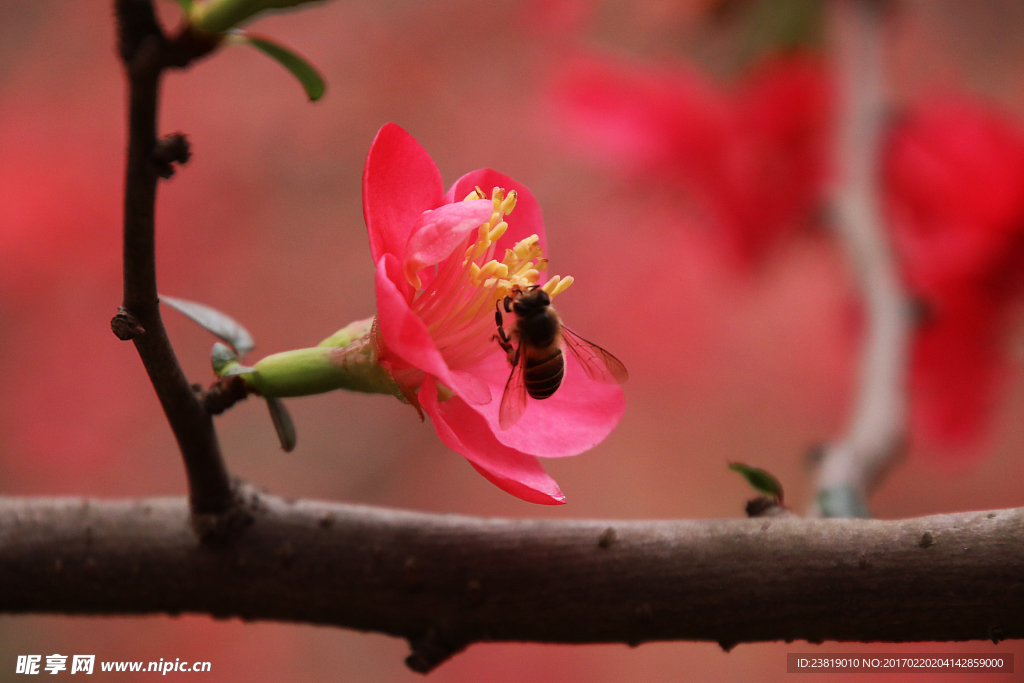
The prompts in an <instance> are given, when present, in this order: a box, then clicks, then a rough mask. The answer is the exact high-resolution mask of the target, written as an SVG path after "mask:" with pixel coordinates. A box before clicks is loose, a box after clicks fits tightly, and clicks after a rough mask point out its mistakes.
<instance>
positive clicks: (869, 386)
mask: <svg viewBox="0 0 1024 683" xmlns="http://www.w3.org/2000/svg"><path fill="white" fill-rule="evenodd" d="M829 8H830V11H831V14H832V25H833V28H834V30H835V33H836V38H837V49H836V54H837V58H836V59H837V72H838V74H839V79H840V83H839V86H840V95H841V100H842V106H841V108H840V122H839V130H838V132H837V136H836V159H837V160H838V163H839V165H840V168H839V169H838V178H837V181H838V184H837V186H836V190H835V196H834V206H835V211H836V219H837V231H838V234H839V237H840V239H841V240H842V241H843V243H844V246H845V247H846V250H847V252H848V254H849V258H850V261H851V263H852V264H853V266H854V268H855V269H856V272H857V275H858V278H859V282H860V288H861V291H862V293H863V296H864V310H865V317H866V325H865V339H864V346H863V350H862V352H861V354H862V355H861V368H860V382H859V392H858V395H857V399H856V404H855V405H854V409H853V413H852V415H851V418H850V424H849V426H848V427H847V432H846V434H845V435H844V437H843V439H842V440H841V441H839V442H837V443H834V444H832V445H830V446H829V447H827V448H826V450H825V455H824V458H823V460H822V462H821V468H820V471H819V473H818V480H817V490H818V504H819V506H820V507H821V510H822V512H823V513H824V514H825V515H826V516H852V515H857V514H859V515H861V516H866V515H867V505H866V502H865V501H866V500H867V496H868V494H869V493H870V490H871V488H872V487H873V486H874V485H875V484H876V483H877V482H878V480H879V479H880V477H881V475H882V474H883V473H884V471H885V469H886V467H887V466H888V465H889V464H891V463H892V461H893V460H894V458H896V457H897V456H898V455H900V454H901V453H902V451H903V449H904V447H905V443H906V413H907V407H906V381H907V364H908V354H909V344H910V333H911V318H910V315H909V312H910V310H911V307H910V303H909V299H908V297H907V295H906V293H905V292H904V290H903V286H902V284H901V281H900V276H899V272H898V269H897V266H896V257H895V254H894V253H893V250H892V247H891V246H890V244H889V241H888V237H887V235H886V231H885V227H884V222H883V219H882V216H881V191H880V186H879V185H880V177H881V173H880V169H881V161H880V152H881V149H882V142H883V133H884V123H885V115H886V111H885V100H884V82H883V81H884V79H883V69H884V66H883V59H882V12H883V2H882V1H881V0H832V1H831V2H830V3H829Z"/></svg>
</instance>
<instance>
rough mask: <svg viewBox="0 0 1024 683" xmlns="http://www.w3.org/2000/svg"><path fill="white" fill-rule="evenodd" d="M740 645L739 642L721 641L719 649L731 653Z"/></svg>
mask: <svg viewBox="0 0 1024 683" xmlns="http://www.w3.org/2000/svg"><path fill="white" fill-rule="evenodd" d="M737 645H739V642H737V641H735V640H720V641H718V647H720V648H722V652H731V651H732V649H733V648H734V647H736V646H737Z"/></svg>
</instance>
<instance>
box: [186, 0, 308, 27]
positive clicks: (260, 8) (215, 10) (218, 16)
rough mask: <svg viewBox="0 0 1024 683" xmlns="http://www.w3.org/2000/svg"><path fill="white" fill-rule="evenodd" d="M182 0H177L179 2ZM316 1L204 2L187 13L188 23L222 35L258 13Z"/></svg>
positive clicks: (258, 0)
mask: <svg viewBox="0 0 1024 683" xmlns="http://www.w3.org/2000/svg"><path fill="white" fill-rule="evenodd" d="M181 1H182V0H179V2H181ZM317 1H318V0H206V2H203V3H200V4H198V5H195V6H194V7H193V8H192V11H191V12H190V13H189V23H190V24H192V25H193V26H195V27H196V28H198V29H202V30H203V31H206V32H207V33H223V32H224V31H227V30H228V29H231V28H234V27H235V26H238V25H239V24H241V23H242V22H244V21H248V20H249V19H251V18H252V17H254V16H256V15H257V14H259V13H260V12H265V11H267V10H275V9H288V8H289V7H297V6H298V5H303V4H306V3H309V2H317Z"/></svg>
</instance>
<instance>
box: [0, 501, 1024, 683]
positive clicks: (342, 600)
mask: <svg viewBox="0 0 1024 683" xmlns="http://www.w3.org/2000/svg"><path fill="white" fill-rule="evenodd" d="M246 509H247V510H248V517H247V519H246V522H245V526H244V529H243V530H242V531H241V532H240V533H239V534H237V535H235V536H234V537H233V538H232V540H231V542H230V543H226V544H224V545H222V546H219V547H215V546H210V545H208V544H202V543H201V542H200V541H199V540H198V539H197V536H196V534H195V533H194V532H193V530H192V528H191V526H190V516H189V509H188V505H187V503H186V501H185V500H184V499H180V498H162V499H161V498H154V499H144V500H123V501H97V500H92V501H86V500H83V499H17V498H9V499H0V586H3V587H4V589H3V591H2V592H0V611H2V612H7V613H11V612H15V613H18V612H59V613H63V614H122V615H123V614H154V613H164V614H180V613H183V612H189V613H199V614H209V615H212V616H215V617H222V618H223V617H240V618H242V619H247V620H248V619H261V620H262V619H268V620H280V621H302V622H308V623H316V624H331V625H335V626H342V627H347V628H354V629H359V630H366V631H378V632H381V633H386V634H390V635H394V636H400V637H403V638H406V639H408V640H409V641H410V642H411V643H412V646H413V655H412V657H410V662H409V663H410V666H413V668H416V669H417V670H429V669H430V668H432V667H433V666H436V665H437V664H438V663H440V662H441V661H443V660H444V659H445V658H447V657H449V656H451V655H452V654H454V653H455V652H458V651H459V650H460V649H462V648H463V647H465V646H466V645H468V644H470V643H473V642H479V641H535V642H545V643H610V642H622V643H630V644H637V643H642V642H646V641H653V640H706V641H717V642H719V643H721V644H722V645H723V647H731V646H732V645H734V644H736V643H742V642H755V641H772V640H795V639H802V640H809V641H824V640H836V641H868V642H871V641H874V642H881V641H889V642H911V641H954V640H981V639H993V640H1000V639H1003V638H1020V637H1022V636H1024V509H1014V510H994V511H990V512H969V513H960V514H950V515H937V516H933V517H922V518H918V519H908V520H899V521H879V520H861V519H833V520H823V519H802V518H797V517H781V518H758V519H744V520H703V521H686V520H679V521H597V520H595V521H589V520H587V521H583V520H581V521H540V520H508V519H478V518H471V517H459V516H452V515H432V514H419V513H412V512H402V511H397V510H386V509H378V508H370V507H359V506H352V505H340V504H330V503H318V502H309V501H286V500H283V499H280V498H277V497H272V496H266V495H256V494H247V500H246Z"/></svg>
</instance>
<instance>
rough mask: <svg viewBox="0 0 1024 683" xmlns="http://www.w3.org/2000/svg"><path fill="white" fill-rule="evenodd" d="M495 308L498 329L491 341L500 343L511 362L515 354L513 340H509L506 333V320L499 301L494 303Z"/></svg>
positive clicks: (495, 320)
mask: <svg viewBox="0 0 1024 683" xmlns="http://www.w3.org/2000/svg"><path fill="white" fill-rule="evenodd" d="M494 308H495V311H494V322H495V323H496V324H497V326H498V329H497V331H496V332H495V333H494V335H493V336H492V337H491V339H494V340H495V341H497V342H498V344H499V345H500V346H501V348H502V350H503V351H504V352H505V353H506V354H507V355H508V359H509V361H511V360H512V354H513V353H514V351H515V348H514V347H513V346H512V340H511V339H509V336H508V335H507V334H506V333H505V320H504V318H502V317H501V311H500V310H498V302H497V301H496V302H494ZM513 365H514V364H513Z"/></svg>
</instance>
